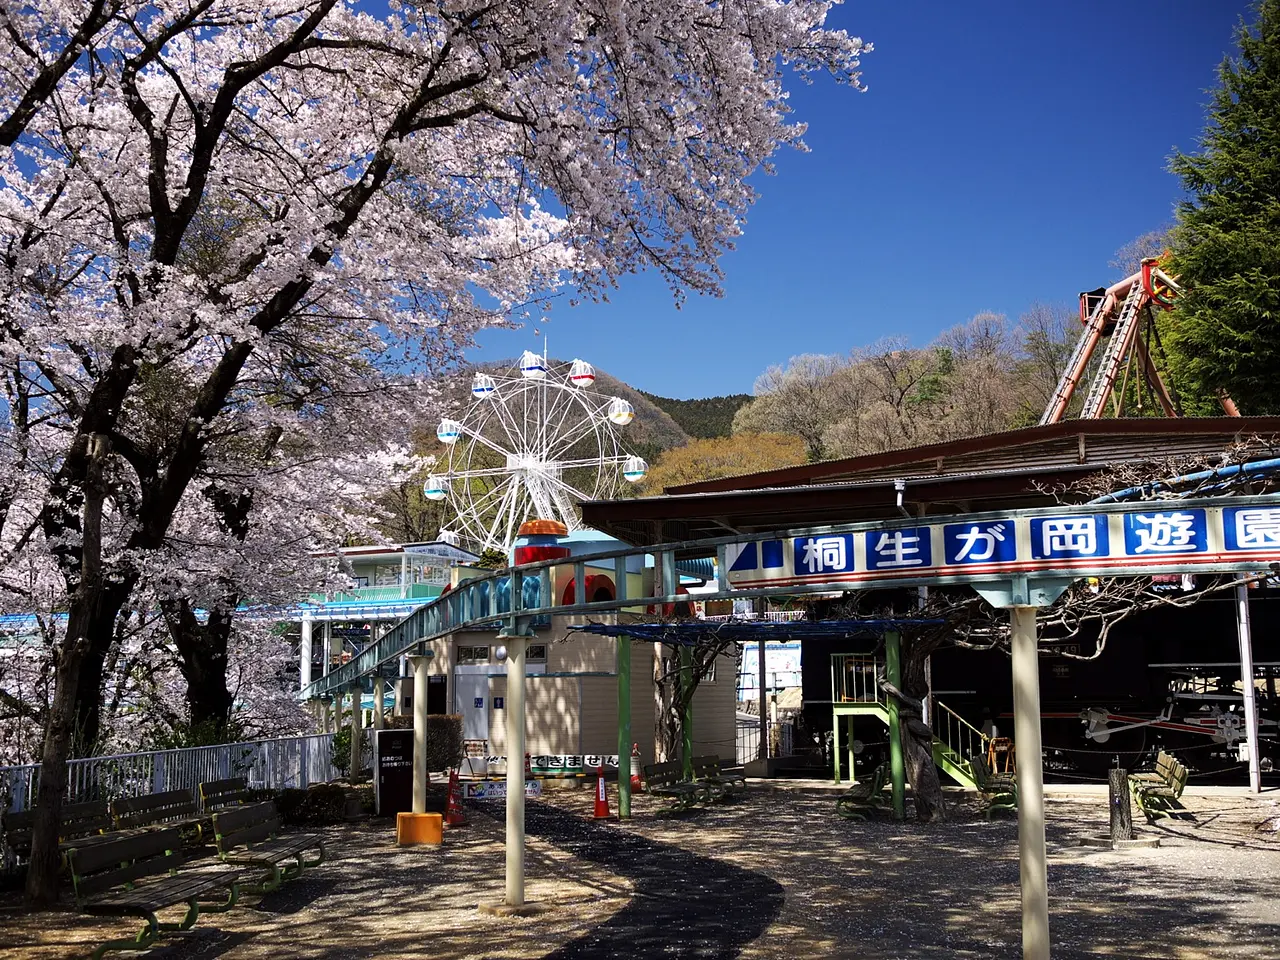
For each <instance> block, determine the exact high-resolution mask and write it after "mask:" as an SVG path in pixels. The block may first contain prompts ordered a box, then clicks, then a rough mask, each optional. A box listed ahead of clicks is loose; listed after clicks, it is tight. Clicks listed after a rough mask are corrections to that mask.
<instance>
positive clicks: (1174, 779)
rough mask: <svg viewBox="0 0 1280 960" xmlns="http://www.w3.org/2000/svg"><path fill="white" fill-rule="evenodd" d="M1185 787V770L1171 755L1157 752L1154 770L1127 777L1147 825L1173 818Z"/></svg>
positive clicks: (1131, 791)
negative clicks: (1162, 819) (1164, 818)
mask: <svg viewBox="0 0 1280 960" xmlns="http://www.w3.org/2000/svg"><path fill="white" fill-rule="evenodd" d="M1186 786H1187V768H1186V767H1185V766H1183V765H1182V763H1181V762H1179V761H1178V759H1177V758H1176V757H1174V756H1173V755H1172V754H1168V753H1165V752H1164V751H1163V750H1161V751H1160V753H1159V755H1158V756H1157V757H1156V768H1155V769H1154V770H1146V771H1141V772H1139V773H1134V774H1130V776H1129V791H1130V793H1132V794H1133V799H1134V802H1135V803H1137V805H1138V809H1139V810H1141V811H1142V813H1143V815H1145V816H1146V818H1147V822H1148V823H1155V822H1156V821H1157V820H1159V819H1160V818H1161V817H1172V816H1173V814H1174V811H1175V810H1177V809H1178V808H1179V807H1181V806H1182V804H1181V803H1180V802H1179V801H1180V799H1181V797H1182V791H1183V790H1185V789H1186Z"/></svg>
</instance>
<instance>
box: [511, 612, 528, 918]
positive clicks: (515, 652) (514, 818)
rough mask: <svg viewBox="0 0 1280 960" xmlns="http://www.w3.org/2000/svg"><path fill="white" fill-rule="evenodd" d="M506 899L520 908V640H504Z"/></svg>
mask: <svg viewBox="0 0 1280 960" xmlns="http://www.w3.org/2000/svg"><path fill="white" fill-rule="evenodd" d="M506 642H507V704H506V707H507V896H506V904H507V906H509V907H520V906H524V722H525V721H524V664H525V647H526V646H527V644H528V641H527V640H526V639H525V638H524V637H507V638H506Z"/></svg>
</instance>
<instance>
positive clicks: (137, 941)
mask: <svg viewBox="0 0 1280 960" xmlns="http://www.w3.org/2000/svg"><path fill="white" fill-rule="evenodd" d="M181 847H182V833H181V831H180V830H178V829H177V828H176V827H170V828H168V829H164V830H147V831H143V832H141V833H134V834H130V835H128V836H112V835H107V839H104V840H103V841H101V842H97V843H93V844H90V845H88V846H74V845H73V846H71V847H70V848H69V849H68V850H67V860H68V862H69V863H70V865H71V880H72V884H73V885H74V889H75V896H76V906H77V907H79V908H80V909H81V910H82V911H84V912H85V913H91V914H97V915H106V916H139V917H142V918H143V919H144V920H146V924H145V925H144V926H143V927H142V929H141V930H139V931H138V933H137V934H136V935H135V936H133V937H129V938H122V939H119V940H108V941H106V942H105V943H102V944H101V945H99V946H98V948H97V949H95V950H94V951H93V956H94V958H95V960H96V958H98V957H101V956H102V955H103V954H104V953H106V952H107V951H108V950H147V949H150V947H151V945H152V944H153V943H154V942H155V941H156V940H157V939H159V938H160V936H161V934H162V933H166V932H169V931H174V930H189V929H190V928H191V927H192V926H193V925H194V924H195V922H196V920H197V919H198V918H199V916H200V907H201V904H202V903H203V904H205V910H206V911H208V912H210V913H222V912H223V911H226V910H230V909H231V908H232V907H233V906H235V903H236V900H237V898H238V897H239V895H240V890H239V876H240V872H241V871H240V870H238V869H235V868H227V867H217V868H215V869H208V868H203V869H197V870H191V871H186V872H182V873H179V872H177V868H178V866H179V865H180V864H181V862H182V854H181V853H180V852H179V851H180V850H181ZM139 881H144V882H139ZM180 903H185V904H186V905H187V913H186V915H185V916H184V917H183V918H182V919H181V920H180V921H178V922H176V923H173V922H165V921H162V920H160V919H159V918H158V917H157V916H156V913H157V912H158V911H160V910H163V909H165V908H166V907H172V906H176V905H177V904H180Z"/></svg>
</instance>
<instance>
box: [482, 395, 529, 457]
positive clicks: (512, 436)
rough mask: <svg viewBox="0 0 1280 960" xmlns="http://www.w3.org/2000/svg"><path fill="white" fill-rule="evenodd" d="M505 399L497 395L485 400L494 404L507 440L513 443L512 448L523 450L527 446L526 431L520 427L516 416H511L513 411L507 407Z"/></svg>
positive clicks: (494, 409) (495, 412)
mask: <svg viewBox="0 0 1280 960" xmlns="http://www.w3.org/2000/svg"><path fill="white" fill-rule="evenodd" d="M504 400H505V398H503V397H501V396H497V397H491V398H490V399H489V400H487V401H485V402H486V403H491V404H492V405H493V411H494V414H495V415H496V417H497V420H498V425H499V426H500V427H502V432H503V433H505V434H506V435H507V441H508V442H509V443H510V444H511V448H512V449H513V450H522V449H524V446H525V436H524V431H522V430H521V429H520V427H519V425H518V424H517V423H516V421H515V418H514V417H512V416H511V411H509V410H508V409H507V407H506V403H505V402H504ZM513 431H514V432H513Z"/></svg>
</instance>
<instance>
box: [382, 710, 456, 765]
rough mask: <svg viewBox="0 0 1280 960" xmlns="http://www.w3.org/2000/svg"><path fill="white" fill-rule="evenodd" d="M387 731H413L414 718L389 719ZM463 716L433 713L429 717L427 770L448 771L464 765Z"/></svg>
mask: <svg viewBox="0 0 1280 960" xmlns="http://www.w3.org/2000/svg"><path fill="white" fill-rule="evenodd" d="M387 729H389V730H412V729H413V717H388V718H387ZM462 753H463V748H462V715H461V714H459V713H432V714H429V715H428V716H427V769H428V770H448V769H449V768H450V767H456V766H458V765H459V764H460V763H462Z"/></svg>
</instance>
